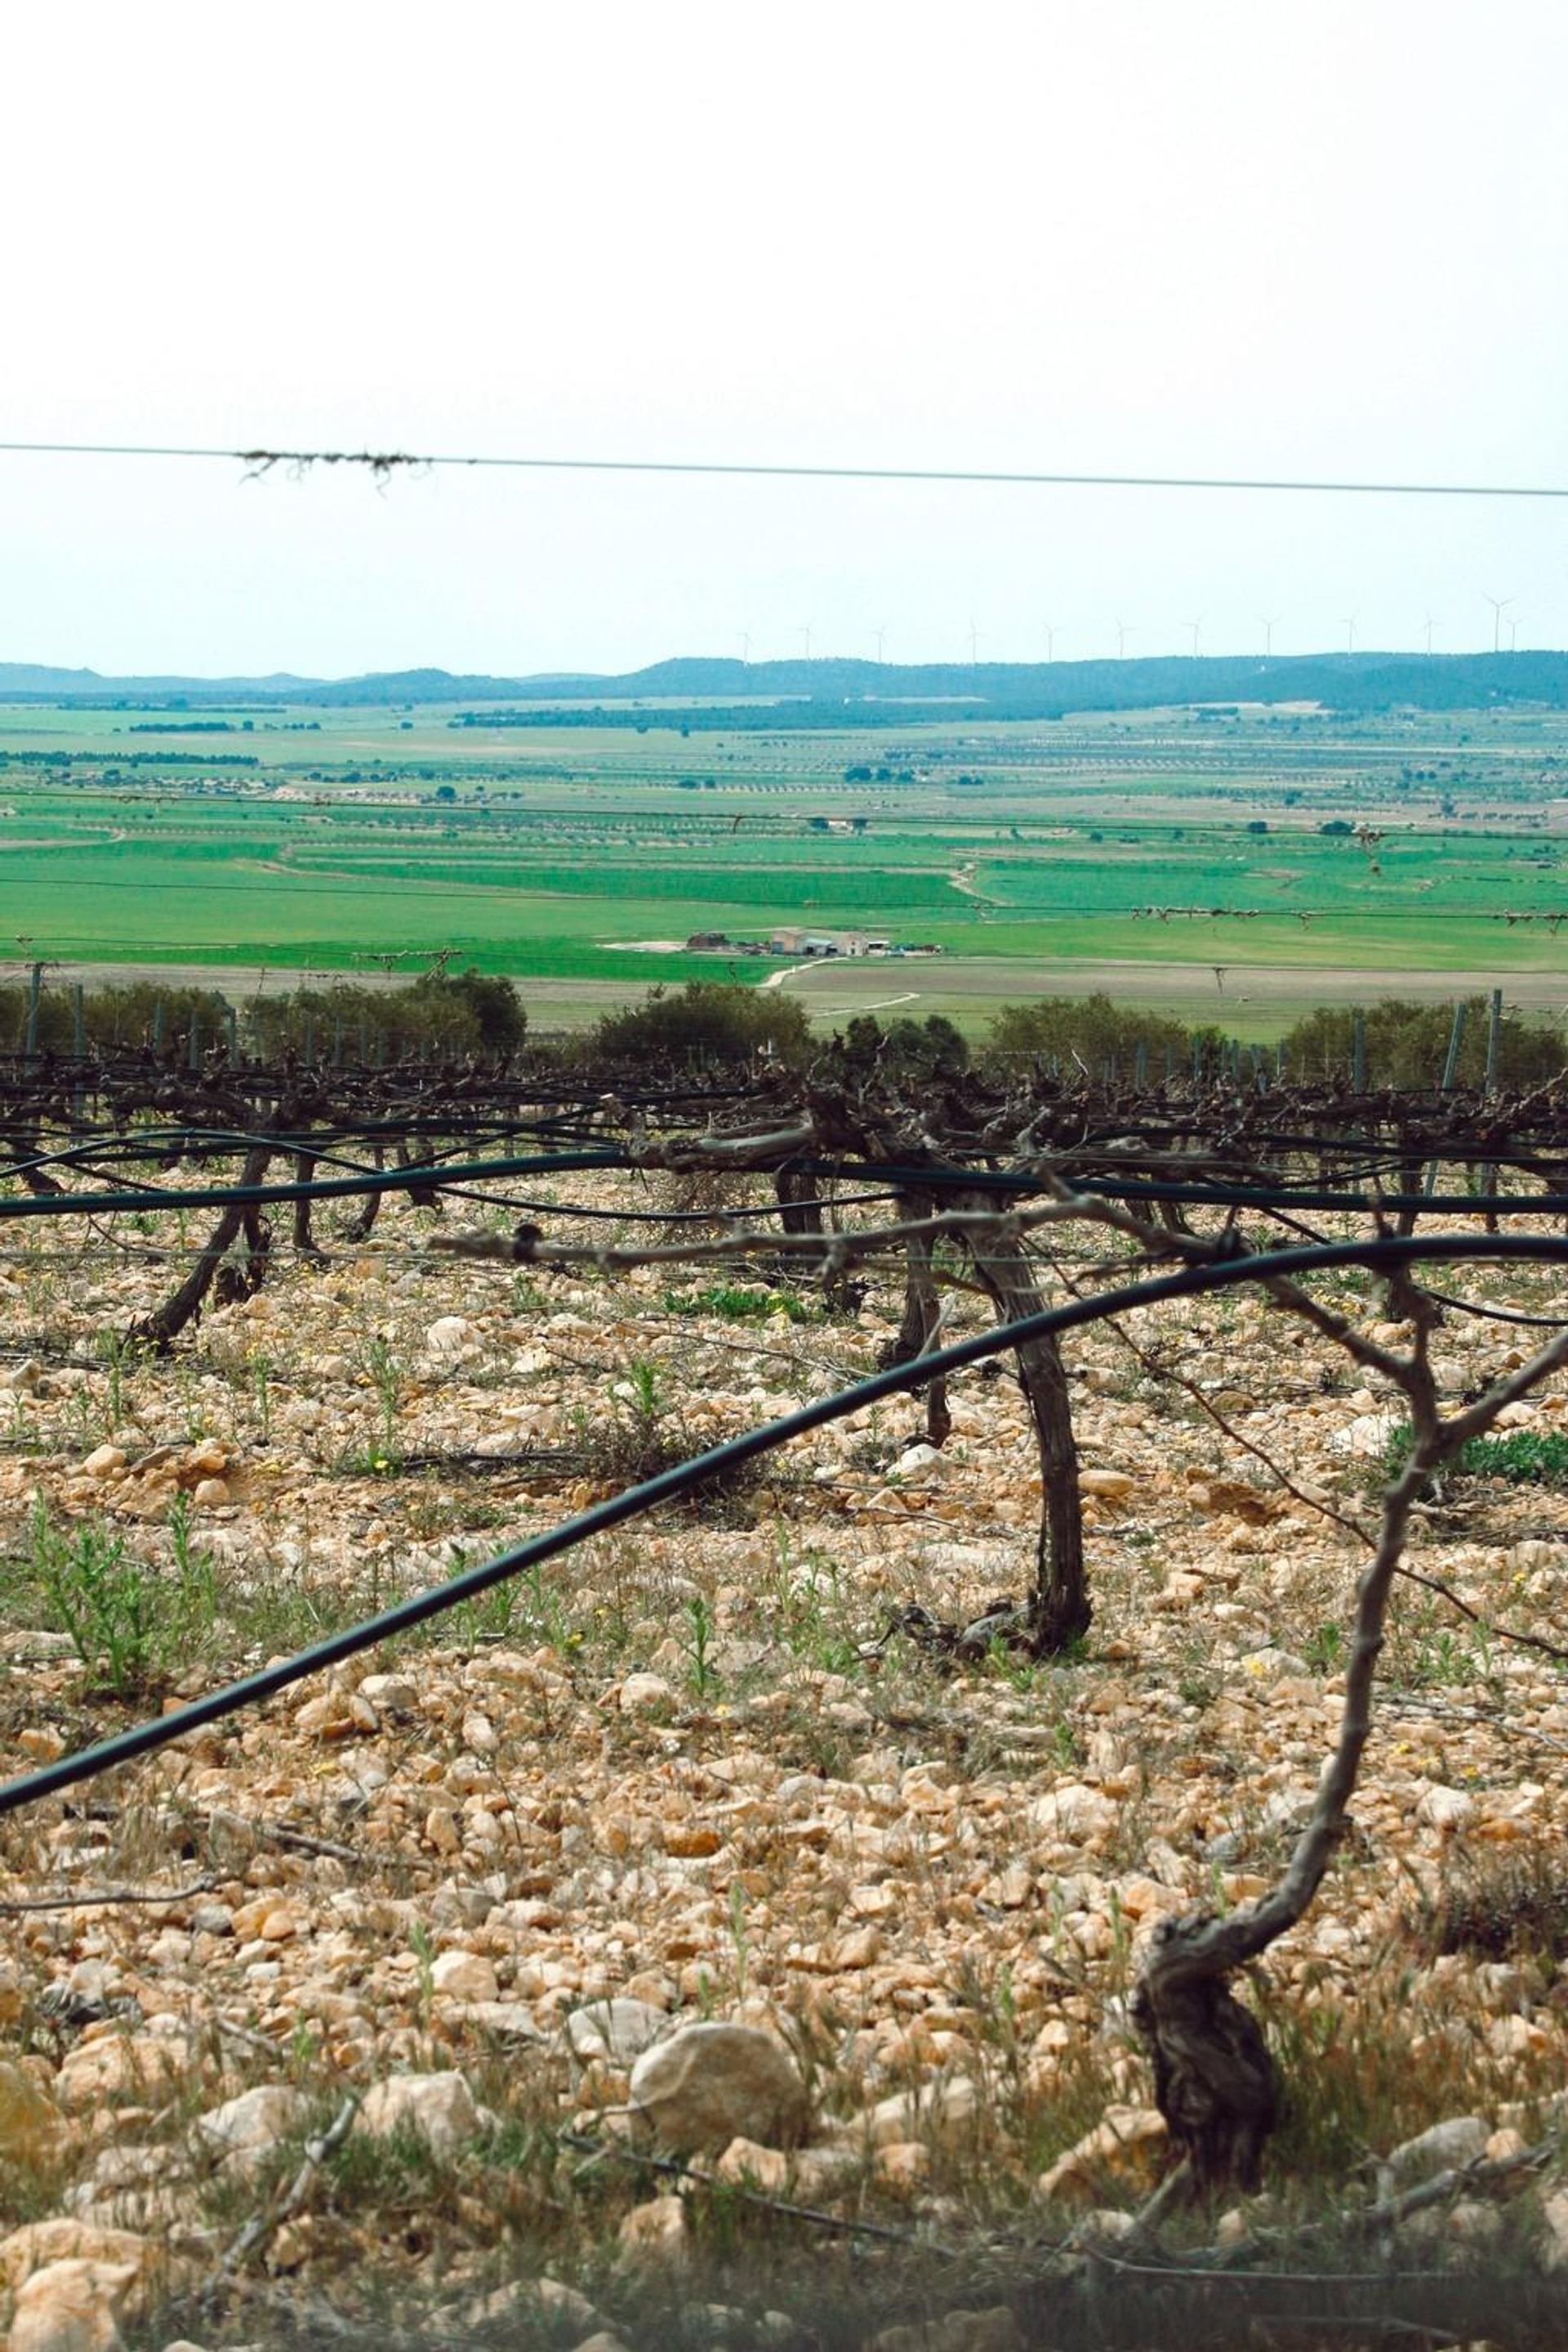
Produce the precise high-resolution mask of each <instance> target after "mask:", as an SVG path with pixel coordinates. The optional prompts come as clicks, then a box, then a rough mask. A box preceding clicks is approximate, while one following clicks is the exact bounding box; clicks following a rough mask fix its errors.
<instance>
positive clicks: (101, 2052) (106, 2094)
mask: <svg viewBox="0 0 1568 2352" xmlns="http://www.w3.org/2000/svg"><path fill="white" fill-rule="evenodd" d="M181 2059H182V2047H181V2044H180V2043H179V2042H176V2041H174V2039H173V2038H172V2037H171V2036H169V2035H167V2034H162V2033H106V2034H102V2035H100V2037H99V2039H98V2040H96V2041H91V2042H89V2041H85V2040H84V2041H81V2042H78V2043H77V2045H76V2048H75V2049H74V2050H72V2051H70V2052H69V2053H68V2055H67V2057H66V2060H65V2063H64V2064H63V2065H62V2066H61V2068H60V2071H59V2073H58V2075H57V2076H56V2078H55V2088H56V2091H57V2092H58V2095H59V2101H60V2105H62V2106H64V2107H69V2108H78V2107H95V2106H98V2105H100V2104H101V2103H102V2102H103V2101H104V2100H106V2099H116V2098H124V2097H130V2096H132V2095H134V2096H136V2097H139V2098H140V2097H145V2096H149V2095H156V2094H157V2093H158V2092H159V2091H163V2090H167V2089H168V2088H169V2087H170V2086H171V2084H173V2083H174V2079H175V2077H176V2076H177V2075H178V2074H179V2073H180V2071H181Z"/></svg>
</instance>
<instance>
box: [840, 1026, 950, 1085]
mask: <svg viewBox="0 0 1568 2352" xmlns="http://www.w3.org/2000/svg"><path fill="white" fill-rule="evenodd" d="M833 1042H834V1045H835V1047H836V1048H837V1052H838V1053H839V1055H841V1056H842V1058H843V1059H844V1060H845V1061H846V1062H847V1063H848V1065H849V1066H850V1067H851V1068H852V1069H856V1070H863V1071H864V1072H866V1073H867V1075H869V1074H870V1072H871V1071H873V1070H875V1071H877V1072H878V1073H879V1076H882V1077H884V1078H887V1079H889V1080H890V1081H891V1082H892V1083H893V1084H895V1085H899V1086H911V1085H913V1086H929V1085H930V1084H931V1082H932V1080H933V1079H937V1078H952V1077H956V1076H958V1075H959V1073H960V1072H961V1071H963V1070H966V1069H967V1068H968V1067H969V1041H968V1039H967V1038H966V1037H965V1036H964V1034H963V1031H962V1030H960V1029H955V1028H954V1026H953V1024H952V1022H951V1021H949V1020H948V1019H946V1017H945V1016H944V1015H943V1014H942V1013H931V1014H930V1015H929V1016H928V1017H927V1018H926V1019H925V1020H924V1021H912V1020H910V1019H909V1018H908V1016H907V1015H906V1016H905V1018H903V1019H902V1020H899V1021H889V1023H888V1024H887V1026H886V1028H884V1027H883V1025H882V1024H881V1023H880V1022H879V1020H878V1018H877V1016H876V1014H875V1013H857V1014H856V1016H855V1018H854V1020H853V1021H851V1022H850V1023H849V1024H848V1025H847V1028H846V1029H845V1030H844V1031H843V1033H842V1034H840V1035H838V1036H836V1037H835V1039H834V1041H833Z"/></svg>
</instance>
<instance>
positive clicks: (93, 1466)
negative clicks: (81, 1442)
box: [81, 1445, 125, 1481]
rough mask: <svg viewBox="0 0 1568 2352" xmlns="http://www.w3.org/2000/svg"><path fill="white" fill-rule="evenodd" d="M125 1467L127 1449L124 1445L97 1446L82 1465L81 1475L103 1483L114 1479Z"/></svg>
mask: <svg viewBox="0 0 1568 2352" xmlns="http://www.w3.org/2000/svg"><path fill="white" fill-rule="evenodd" d="M124 1467H125V1448H124V1447H123V1446H122V1445H95V1446H94V1447H93V1449H92V1452H91V1453H90V1454H89V1455H88V1457H87V1460H86V1461H85V1462H84V1463H83V1464H82V1465H81V1475H82V1476H83V1477H84V1478H97V1479H99V1480H100V1481H101V1480H103V1479H105V1478H112V1477H113V1475H114V1474H115V1472H116V1471H117V1470H123V1469H124Z"/></svg>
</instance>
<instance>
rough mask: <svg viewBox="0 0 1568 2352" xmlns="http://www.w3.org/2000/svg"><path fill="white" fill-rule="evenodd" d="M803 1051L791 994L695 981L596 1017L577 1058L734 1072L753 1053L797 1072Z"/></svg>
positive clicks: (804, 1034)
mask: <svg viewBox="0 0 1568 2352" xmlns="http://www.w3.org/2000/svg"><path fill="white" fill-rule="evenodd" d="M810 1052H811V1024H810V1023H809V1022H808V1021H807V1019H806V1016H805V1009H804V1007H803V1006H802V1005H801V1004H800V1003H797V1001H796V1000H795V998H794V997H793V996H784V995H783V994H781V993H780V992H778V991H777V990H775V989H768V990H765V991H764V990H762V989H756V988H742V987H740V986H737V985H734V984H732V983H727V982H721V981H710V980H694V981H691V982H689V983H688V984H687V986H686V987H684V988H681V989H677V990H675V991H674V992H669V991H667V990H666V989H664V988H662V987H660V988H655V989H652V990H650V991H649V992H648V994H647V996H646V997H645V998H644V999H643V1002H642V1003H640V1004H636V1005H629V1006H627V1008H626V1011H624V1012H621V1013H605V1014H603V1015H602V1016H601V1018H600V1019H599V1020H598V1021H597V1022H596V1023H595V1026H594V1028H593V1030H592V1031H591V1032H590V1034H589V1036H588V1039H587V1043H586V1047H585V1054H584V1058H585V1059H586V1060H587V1061H588V1062H589V1063H590V1064H591V1065H607V1066H611V1067H615V1068H620V1067H624V1066H626V1065H627V1064H646V1063H648V1062H653V1063H663V1064H664V1065H666V1066H670V1065H673V1066H676V1067H678V1068H684V1069H698V1068H708V1069H741V1068H744V1067H745V1066H747V1065H748V1064H749V1063H750V1062H751V1061H752V1058H753V1057H754V1056H755V1055H760V1054H769V1055H773V1058H774V1059H775V1060H778V1061H783V1062H787V1063H790V1064H791V1065H793V1066H796V1067H798V1066H800V1065H802V1064H803V1063H805V1061H806V1060H807V1059H808V1058H809V1056H810Z"/></svg>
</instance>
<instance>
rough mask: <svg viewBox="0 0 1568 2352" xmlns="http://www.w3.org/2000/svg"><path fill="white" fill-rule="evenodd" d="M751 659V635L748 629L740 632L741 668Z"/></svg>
mask: <svg viewBox="0 0 1568 2352" xmlns="http://www.w3.org/2000/svg"><path fill="white" fill-rule="evenodd" d="M751 658H752V633H751V631H750V629H742V632H741V664H742V668H743V667H745V665H746V664H747V663H748V662H749V661H750V660H751Z"/></svg>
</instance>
